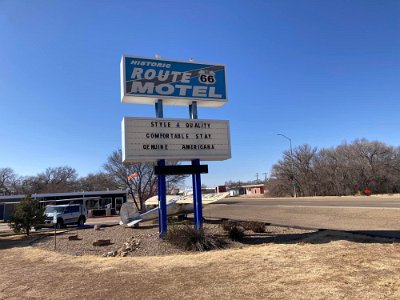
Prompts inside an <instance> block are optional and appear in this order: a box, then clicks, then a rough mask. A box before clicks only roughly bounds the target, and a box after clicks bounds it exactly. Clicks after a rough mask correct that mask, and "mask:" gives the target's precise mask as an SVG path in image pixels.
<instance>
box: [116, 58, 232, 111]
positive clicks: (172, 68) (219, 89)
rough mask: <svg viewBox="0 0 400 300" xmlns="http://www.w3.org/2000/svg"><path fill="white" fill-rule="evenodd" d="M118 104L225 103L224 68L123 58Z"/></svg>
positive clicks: (211, 105) (215, 105)
mask: <svg viewBox="0 0 400 300" xmlns="http://www.w3.org/2000/svg"><path fill="white" fill-rule="evenodd" d="M120 71H121V101H122V102H124V103H133V104H154V103H155V102H156V101H157V100H158V99H163V100H164V104H165V105H184V106H186V105H189V104H191V103H192V102H193V101H197V104H198V106H207V107H220V106H222V105H224V104H225V103H226V102H227V92H226V80H225V66H224V65H210V64H202V63H194V62H184V61H172V60H164V59H150V58H142V57H131V56H123V57H122V60H121V70H120Z"/></svg>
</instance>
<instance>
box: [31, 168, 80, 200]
mask: <svg viewBox="0 0 400 300" xmlns="http://www.w3.org/2000/svg"><path fill="white" fill-rule="evenodd" d="M77 178H78V174H77V172H76V170H75V169H74V168H71V167H68V166H63V167H55V168H47V169H46V170H45V171H44V172H42V173H39V174H38V175H36V176H30V177H27V178H25V179H24V180H23V186H24V187H23V189H24V192H25V193H31V194H34V193H64V192H71V191H73V190H74V189H75V187H76V182H77Z"/></svg>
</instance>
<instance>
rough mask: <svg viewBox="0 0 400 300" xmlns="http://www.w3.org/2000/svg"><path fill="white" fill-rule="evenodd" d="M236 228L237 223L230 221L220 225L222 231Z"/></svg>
mask: <svg viewBox="0 0 400 300" xmlns="http://www.w3.org/2000/svg"><path fill="white" fill-rule="evenodd" d="M237 226H238V222H235V221H232V220H227V221H223V222H222V224H221V227H222V229H223V230H225V231H229V230H231V229H232V227H237Z"/></svg>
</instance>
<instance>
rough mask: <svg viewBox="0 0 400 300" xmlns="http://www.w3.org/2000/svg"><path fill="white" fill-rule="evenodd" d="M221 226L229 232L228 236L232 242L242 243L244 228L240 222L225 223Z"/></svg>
mask: <svg viewBox="0 0 400 300" xmlns="http://www.w3.org/2000/svg"><path fill="white" fill-rule="evenodd" d="M221 226H222V228H223V229H224V230H225V231H227V232H228V236H229V238H230V239H231V240H232V241H240V240H241V239H242V238H243V237H244V228H243V227H242V226H241V224H240V223H239V222H235V221H225V222H223V223H222V224H221Z"/></svg>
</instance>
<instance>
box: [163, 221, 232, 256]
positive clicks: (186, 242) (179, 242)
mask: <svg viewBox="0 0 400 300" xmlns="http://www.w3.org/2000/svg"><path fill="white" fill-rule="evenodd" d="M166 240H167V241H169V242H170V243H171V244H173V245H175V246H178V247H179V248H181V249H184V250H188V251H207V250H213V249H221V248H223V247H224V246H225V242H224V241H223V240H222V239H220V238H218V237H216V236H213V235H207V234H206V233H205V232H204V230H196V229H194V228H193V227H191V226H188V225H184V226H173V227H170V229H169V230H168V232H167V236H166Z"/></svg>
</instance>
